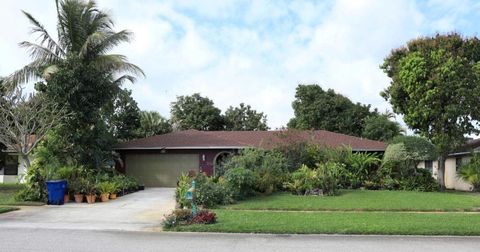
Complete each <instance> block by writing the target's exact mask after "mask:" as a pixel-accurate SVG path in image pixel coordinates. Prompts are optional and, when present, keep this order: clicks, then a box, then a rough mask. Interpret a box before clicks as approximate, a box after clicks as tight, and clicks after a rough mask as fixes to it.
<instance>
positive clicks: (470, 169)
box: [457, 154, 480, 192]
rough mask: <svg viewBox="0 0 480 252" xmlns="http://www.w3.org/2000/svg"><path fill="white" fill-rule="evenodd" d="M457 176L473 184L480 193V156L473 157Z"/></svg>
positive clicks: (474, 188)
mask: <svg viewBox="0 0 480 252" xmlns="http://www.w3.org/2000/svg"><path fill="white" fill-rule="evenodd" d="M457 176H458V177H459V178H461V179H463V180H465V181H467V182H468V183H470V184H472V186H473V190H474V191H477V192H478V191H480V154H475V155H473V157H472V159H471V160H470V162H469V163H468V164H465V165H462V167H461V168H460V169H459V170H458V172H457Z"/></svg>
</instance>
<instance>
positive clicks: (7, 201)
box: [0, 184, 44, 210]
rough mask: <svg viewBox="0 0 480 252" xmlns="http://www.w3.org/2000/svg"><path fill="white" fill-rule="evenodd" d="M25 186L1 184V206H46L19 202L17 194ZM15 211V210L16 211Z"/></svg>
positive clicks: (38, 203) (41, 203)
mask: <svg viewBox="0 0 480 252" xmlns="http://www.w3.org/2000/svg"><path fill="white" fill-rule="evenodd" d="M22 187H23V185H19V184H0V206H1V205H10V206H12V205H13V206H39V205H44V203H43V202H30V201H17V200H16V199H15V194H16V193H17V192H18V191H19V190H20V189H22ZM14 210H15V209H14Z"/></svg>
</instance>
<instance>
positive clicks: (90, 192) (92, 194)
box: [84, 179, 97, 204]
mask: <svg viewBox="0 0 480 252" xmlns="http://www.w3.org/2000/svg"><path fill="white" fill-rule="evenodd" d="M84 188H85V194H86V195H85V197H86V198H87V203H88V204H92V203H95V200H96V199H97V194H96V193H97V188H96V185H95V182H94V181H93V180H92V179H87V180H86V181H85V186H84Z"/></svg>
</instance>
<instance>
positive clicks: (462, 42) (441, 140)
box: [381, 33, 480, 188]
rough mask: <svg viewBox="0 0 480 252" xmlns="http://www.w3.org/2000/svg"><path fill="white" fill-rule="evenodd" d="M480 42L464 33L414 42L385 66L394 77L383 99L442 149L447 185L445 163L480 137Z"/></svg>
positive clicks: (441, 178)
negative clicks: (472, 138)
mask: <svg viewBox="0 0 480 252" xmlns="http://www.w3.org/2000/svg"><path fill="white" fill-rule="evenodd" d="M479 61H480V41H479V40H478V39H477V38H476V37H472V38H463V37H462V36H461V35H460V34H458V33H451V34H446V35H441V34H437V35H435V36H433V37H421V38H417V39H414V40H412V41H410V42H408V43H407V44H406V46H404V47H401V48H398V49H395V50H393V51H392V52H391V53H390V55H388V56H387V57H386V58H385V61H384V63H383V65H382V66H381V68H382V69H383V70H384V72H385V73H386V74H387V75H388V77H390V78H391V83H390V86H389V87H387V88H386V89H385V90H384V91H383V92H382V93H381V95H382V96H383V97H384V98H385V100H387V101H388V102H390V104H392V107H393V110H394V112H395V113H398V114H402V115H403V119H404V121H405V123H406V124H407V125H408V126H409V127H410V128H412V129H413V131H414V132H416V133H418V134H420V135H422V136H424V137H426V138H428V139H429V140H431V141H432V143H434V144H435V145H436V147H437V150H438V151H439V154H440V157H439V169H438V180H439V182H440V185H441V187H442V188H444V187H445V181H444V173H445V159H446V157H447V155H448V153H449V152H451V151H453V150H455V149H456V148H458V147H459V146H460V145H462V144H463V143H464V142H465V137H464V136H465V135H468V134H474V133H478V132H479V130H478V121H479V119H480V110H479V109H478V104H480V85H479V81H480V63H479Z"/></svg>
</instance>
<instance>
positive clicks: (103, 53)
mask: <svg viewBox="0 0 480 252" xmlns="http://www.w3.org/2000/svg"><path fill="white" fill-rule="evenodd" d="M55 3H56V7H57V13H56V14H57V18H58V20H57V37H58V40H55V39H54V37H53V36H51V35H50V33H49V32H48V31H47V30H46V29H45V27H44V26H43V25H42V24H41V23H40V22H39V21H38V20H37V19H36V18H34V17H33V15H31V14H30V13H28V12H25V11H24V12H23V13H24V15H25V16H26V17H27V19H28V20H29V21H30V23H31V24H32V26H33V27H32V33H33V34H38V38H39V41H40V43H38V44H36V43H32V42H29V41H23V42H21V43H20V46H21V47H23V48H26V49H27V51H28V52H29V53H30V57H31V58H32V60H33V61H32V62H30V63H29V64H28V65H26V66H25V67H23V68H22V69H20V70H18V71H16V72H14V73H13V74H12V75H10V76H8V77H6V78H5V83H7V84H10V85H13V86H17V85H18V84H22V83H27V82H31V81H35V80H41V79H45V80H47V81H48V79H49V77H51V76H52V75H53V74H55V73H56V72H57V71H58V69H59V66H58V65H59V63H61V62H63V61H65V60H66V59H67V58H68V57H70V56H71V55H76V56H78V57H80V59H81V60H82V61H84V62H87V63H92V64H94V65H95V66H96V67H97V68H98V69H101V70H103V71H104V72H108V73H110V74H113V75H119V76H117V78H116V79H115V80H114V83H117V84H121V83H122V82H124V81H125V80H129V81H135V75H143V71H142V70H141V69H140V68H139V67H138V66H136V65H134V64H132V63H129V62H128V61H127V59H126V57H125V56H123V55H120V54H108V52H109V51H110V50H111V49H113V48H114V47H115V46H117V45H119V44H121V43H123V42H129V41H130V40H131V38H132V33H131V32H129V31H127V30H121V31H119V32H116V31H114V30H113V26H114V22H113V20H112V18H111V17H110V16H109V15H108V14H107V12H104V11H102V10H100V9H99V8H98V7H97V5H96V3H95V1H92V0H90V1H88V2H86V1H82V0H63V1H62V0H56V1H55ZM124 73H127V74H124Z"/></svg>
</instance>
